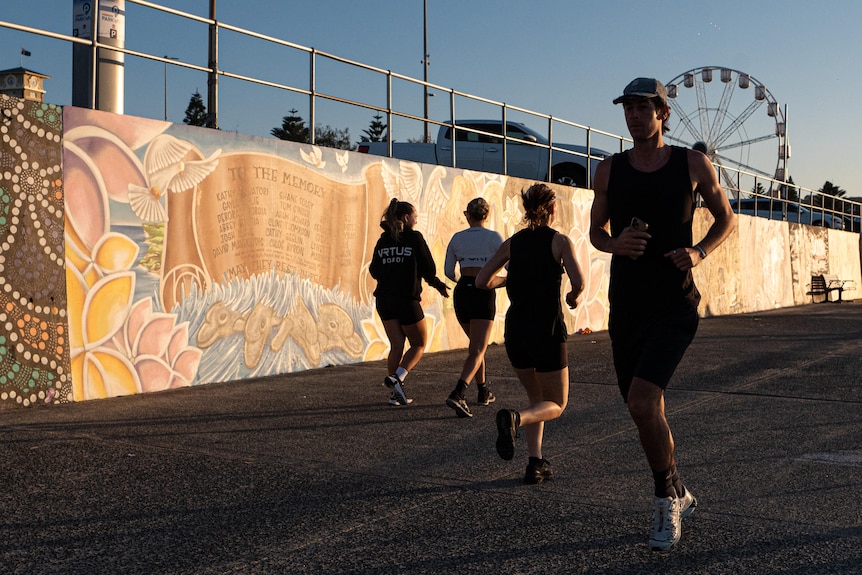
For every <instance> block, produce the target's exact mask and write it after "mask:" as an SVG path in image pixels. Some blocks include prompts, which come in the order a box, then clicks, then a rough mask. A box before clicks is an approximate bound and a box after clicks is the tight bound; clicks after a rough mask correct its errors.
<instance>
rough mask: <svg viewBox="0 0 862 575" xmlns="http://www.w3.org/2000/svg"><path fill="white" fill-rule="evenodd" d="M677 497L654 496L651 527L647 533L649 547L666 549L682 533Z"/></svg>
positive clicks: (674, 543) (678, 499) (679, 500)
mask: <svg viewBox="0 0 862 575" xmlns="http://www.w3.org/2000/svg"><path fill="white" fill-rule="evenodd" d="M680 502H681V499H680V498H678V497H656V498H655V499H654V500H653V504H652V527H651V529H650V533H649V546H650V549H658V550H659V551H667V550H668V549H670V548H671V547H673V546H674V545H676V544H677V542H679V538H680V535H681V534H682V525H681V522H680V515H679V510H680Z"/></svg>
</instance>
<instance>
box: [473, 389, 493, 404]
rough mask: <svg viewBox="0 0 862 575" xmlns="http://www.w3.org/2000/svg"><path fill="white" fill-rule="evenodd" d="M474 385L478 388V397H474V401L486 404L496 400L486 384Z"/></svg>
mask: <svg viewBox="0 0 862 575" xmlns="http://www.w3.org/2000/svg"><path fill="white" fill-rule="evenodd" d="M476 387H478V388H479V397H478V399H476V403H478V404H479V405H488V404H489V403H494V402H495V401H497V398H496V397H494V394H493V393H491V390H490V389H488V386H487V385H477V386H476Z"/></svg>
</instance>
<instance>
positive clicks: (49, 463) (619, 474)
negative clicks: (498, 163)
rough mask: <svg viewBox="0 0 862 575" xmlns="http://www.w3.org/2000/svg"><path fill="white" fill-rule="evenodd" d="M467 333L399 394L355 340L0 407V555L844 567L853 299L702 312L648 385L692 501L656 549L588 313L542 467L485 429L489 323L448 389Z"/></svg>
mask: <svg viewBox="0 0 862 575" xmlns="http://www.w3.org/2000/svg"><path fill="white" fill-rule="evenodd" d="M464 356H465V354H464V352H463V351H454V352H445V353H435V354H429V355H426V356H425V357H424V358H423V359H422V361H421V362H420V364H419V366H418V367H417V369H416V370H415V371H414V372H412V373H411V374H410V376H409V378H408V380H407V383H408V391H409V394H410V395H411V396H412V397H413V398H414V399H415V402H414V403H413V404H412V405H410V406H408V407H390V406H389V405H388V404H387V399H388V391H387V389H385V388H384V387H382V386H381V382H382V378H383V376H384V372H385V370H384V364H383V362H372V363H364V364H358V365H351V366H340V367H329V368H324V369H317V370H312V371H308V372H304V373H296V374H290V375H285V376H279V377H270V378H266V379H259V380H253V381H243V382H233V383H220V384H212V385H207V386H200V387H196V388H190V389H182V390H177V391H171V392H163V393H157V394H144V395H138V396H132V397H124V398H116V399H109V400H97V401H89V402H81V403H75V404H65V405H59V406H41V407H31V408H18V409H4V410H2V411H0V457H2V461H3V465H2V468H0V485H2V490H0V549H2V551H0V572H2V573H4V574H27V575H30V574H48V573H62V574H78V573H81V574H123V575H127V574H159V575H161V574H294V573H297V574H305V573H309V574H310V573H315V574H318V573H338V574H359V573H363V574H364V573H380V574H384V573H385V574H389V573H429V574H431V573H433V574H438V575H439V574H441V573H459V574H460V573H489V574H503V573H505V574H528V573H529V574H532V573H536V574H538V573H542V574H544V573H704V574H723V573H728V574H731V573H732V574H767V573H768V574H775V573H781V574H799V575H803V574H805V575H809V574H819V573H860V572H862V504H860V501H862V303H843V304H831V303H827V304H813V305H805V306H800V307H795V308H789V309H782V310H774V311H767V312H762V313H753V314H745V315H738V316H725V317H718V318H708V319H703V320H702V321H701V324H700V329H699V332H698V335H697V337H696V338H695V341H694V343H693V344H692V346H691V347H690V349H689V351H688V354H687V355H686V357H685V359H684V360H683V362H682V364H681V365H680V367H679V369H678V370H677V373H676V376H675V377H674V379H673V380H672V382H671V385H670V388H669V390H668V392H667V394H666V400H667V413H668V418H669V420H670V423H671V426H672V429H673V433H674V439H675V441H676V448H677V458H678V462H679V468H680V471H681V474H682V478H683V481H684V482H685V484H686V485H687V486H688V488H689V489H691V490H692V492H693V493H694V494H695V495H696V496H697V498H698V500H699V507H698V508H697V511H696V512H695V513H694V514H693V515H692V516H691V517H689V518H687V519H685V520H684V521H683V534H682V540H681V542H680V543H679V545H678V546H677V547H676V548H675V549H673V550H672V551H670V552H666V553H661V552H652V551H650V550H649V548H648V545H647V537H648V530H649V521H650V508H651V500H652V477H651V474H650V472H649V470H648V468H647V464H646V461H645V459H644V456H643V453H642V451H641V448H640V445H639V443H638V439H637V436H636V433H635V429H634V427H633V425H632V423H631V421H630V419H629V416H628V413H627V411H626V409H625V406H624V404H623V402H622V400H621V398H620V396H619V392H618V391H617V387H616V383H615V380H614V375H613V371H612V367H611V356H610V343H609V340H608V336H607V333H606V332H599V333H592V334H580V335H572V336H570V338H569V368H570V380H571V394H570V403H569V406H568V408H567V409H566V411H565V412H564V414H563V415H562V417H560V418H559V419H557V420H555V421H552V422H549V423H548V424H546V428H545V444H544V449H545V457H546V458H547V459H549V461H550V462H551V464H552V467H553V470H554V473H555V479H554V480H553V481H549V482H546V483H544V484H541V485H525V484H524V483H523V473H524V467H525V465H526V463H527V455H526V451H525V447H524V444H523V434H522V436H521V441H519V444H518V446H517V448H516V454H515V458H514V460H512V461H503V460H501V459H500V458H499V457H498V456H497V454H496V452H495V449H494V440H495V438H496V431H495V425H494V414H495V412H496V411H497V409H499V408H502V407H506V408H518V407H522V406H524V405H525V394H524V392H523V390H522V389H521V387H520V386H519V384H518V383H517V380H516V379H515V378H514V377H513V373H512V371H511V368H510V366H509V363H508V361H507V359H506V355H505V351H504V349H503V347H502V346H499V345H495V346H492V347H491V348H490V349H489V351H488V354H487V358H486V359H487V364H488V372H489V380H490V381H491V382H492V386H493V391H494V393H495V394H496V396H497V401H496V403H494V404H492V405H490V406H488V407H483V406H475V405H474V406H473V407H474V409H473V411H474V413H475V416H474V417H473V418H470V419H459V418H456V417H455V414H454V412H453V411H452V410H451V409H449V408H448V407H446V406H445V404H444V401H445V399H446V396H447V395H448V393H449V392H450V390H451V388H452V387H453V385H454V382H455V379H456V378H457V374H458V372H459V371H460V368H461V363H462V362H463V359H464ZM474 394H475V389H473V388H472V387H471V389H470V390H469V395H468V401H470V402H471V403H473V404H474V403H475V395H474Z"/></svg>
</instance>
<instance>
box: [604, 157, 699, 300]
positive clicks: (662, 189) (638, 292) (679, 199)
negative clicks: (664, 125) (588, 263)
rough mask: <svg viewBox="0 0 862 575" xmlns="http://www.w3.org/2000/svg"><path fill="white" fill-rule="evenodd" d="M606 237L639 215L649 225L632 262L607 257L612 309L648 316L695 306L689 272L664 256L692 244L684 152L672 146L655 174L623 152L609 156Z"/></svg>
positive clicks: (690, 196) (690, 197) (691, 200)
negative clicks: (643, 249)
mask: <svg viewBox="0 0 862 575" xmlns="http://www.w3.org/2000/svg"><path fill="white" fill-rule="evenodd" d="M607 194H608V212H609V215H610V223H611V236H613V237H617V236H619V235H620V233H621V232H622V230H623V228H624V227H626V226H628V225H630V224H631V220H632V218H633V217H638V218H640V219H642V220H644V221H645V222H647V223H648V224H649V234H650V235H652V238H651V239H650V240H648V241H647V247H646V252H645V253H644V255H643V256H641V257H640V258H638V259H637V260H632V259H631V258H629V257H627V256H616V255H615V256H613V257H612V259H611V280H610V287H609V291H608V299H609V300H610V305H611V313H612V314H613V313H620V312H622V313H626V314H628V315H634V316H636V317H650V316H654V315H656V314H661V313H663V312H667V311H674V310H677V311H683V310H686V309H691V308H695V309H697V305H698V303H699V302H700V293H699V292H698V291H697V287H696V286H695V285H694V278H693V277H692V274H691V271H687V272H684V271H680V270H679V269H677V268H676V266H675V265H673V262H671V261H670V259H669V258H665V257H664V254H665V253H667V252H669V251H671V250H672V249H674V248H683V247H691V245H692V242H691V239H692V238H691V225H692V220H693V217H694V206H695V192H694V191H693V190H692V185H691V177H690V176H689V170H688V150H687V149H686V148H681V147H678V146H672V147H671V156H670V159H669V160H668V162H667V164H665V165H664V166H663V167H661V168H660V169H658V170H656V171H655V172H649V173H647V172H640V171H638V170H635V169H634V168H633V167H632V165H631V163H630V162H629V155H628V153H627V152H622V153H618V154H614V156H613V160H612V163H611V173H610V178H609V180H608V192H607Z"/></svg>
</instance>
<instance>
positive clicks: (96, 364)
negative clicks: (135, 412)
mask: <svg viewBox="0 0 862 575" xmlns="http://www.w3.org/2000/svg"><path fill="white" fill-rule="evenodd" d="M66 285H67V293H68V296H67V306H68V309H69V316H68V317H69V342H70V355H71V365H72V388H73V397H74V398H75V400H76V401H77V400H83V399H96V398H104V397H113V396H116V395H128V394H132V393H138V392H140V391H141V384H140V380H139V378H138V376H137V373H136V372H135V369H134V366H133V365H132V364H131V362H129V361H128V359H126V358H124V357H122V355H120V354H117V353H116V351H115V350H113V349H111V347H109V346H106V344H107V343H109V342H110V341H111V339H112V338H113V337H114V336H115V335H116V333H117V332H118V331H119V330H120V328H121V327H122V326H123V322H124V320H125V318H126V317H127V316H128V314H129V310H130V309H131V306H132V296H133V294H134V293H135V274H134V272H129V271H127V272H118V273H113V274H111V275H109V276H107V277H104V278H102V279H100V280H98V281H97V282H96V283H95V284H94V285H93V286H88V284H87V280H86V279H85V278H84V276H83V275H82V274H81V273H80V272H78V270H77V269H76V268H74V267H72V266H67V268H66Z"/></svg>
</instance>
